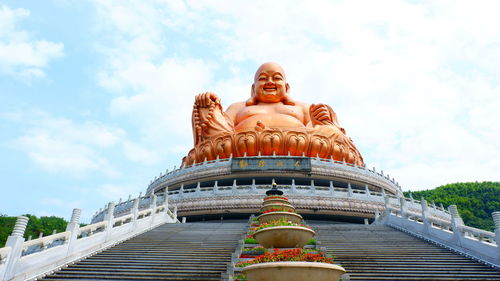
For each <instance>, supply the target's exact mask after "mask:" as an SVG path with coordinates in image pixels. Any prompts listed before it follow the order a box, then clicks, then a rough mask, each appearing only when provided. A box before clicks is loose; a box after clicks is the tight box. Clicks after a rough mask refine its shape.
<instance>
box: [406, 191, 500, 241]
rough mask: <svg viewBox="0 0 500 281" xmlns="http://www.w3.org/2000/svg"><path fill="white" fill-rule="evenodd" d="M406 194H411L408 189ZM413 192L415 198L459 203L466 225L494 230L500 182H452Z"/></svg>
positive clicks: (499, 195)
mask: <svg viewBox="0 0 500 281" xmlns="http://www.w3.org/2000/svg"><path fill="white" fill-rule="evenodd" d="M404 194H405V197H408V196H409V192H408V191H407V192H404ZM411 194H412V196H413V198H415V199H418V200H420V198H424V199H425V200H427V202H431V201H432V200H434V202H436V204H437V205H439V203H442V204H443V205H444V206H445V207H448V206H449V205H457V207H458V212H459V213H460V216H462V219H463V220H464V223H465V224H466V225H468V226H472V227H476V228H481V229H484V230H488V231H494V224H493V218H492V217H491V213H492V212H494V211H500V182H467V183H452V184H447V185H443V186H439V187H436V188H434V189H430V190H423V191H415V192H411Z"/></svg>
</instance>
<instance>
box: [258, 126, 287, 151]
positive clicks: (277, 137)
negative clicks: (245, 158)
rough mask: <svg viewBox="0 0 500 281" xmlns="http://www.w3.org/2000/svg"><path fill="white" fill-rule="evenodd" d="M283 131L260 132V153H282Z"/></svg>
mask: <svg viewBox="0 0 500 281" xmlns="http://www.w3.org/2000/svg"><path fill="white" fill-rule="evenodd" d="M282 139H283V133H282V132H281V131H264V132H262V133H261V134H260V139H259V142H260V147H262V149H261V150H260V151H261V154H262V155H273V152H274V153H275V154H276V155H280V154H282V152H281V150H282V148H281V147H282V145H283V140H282Z"/></svg>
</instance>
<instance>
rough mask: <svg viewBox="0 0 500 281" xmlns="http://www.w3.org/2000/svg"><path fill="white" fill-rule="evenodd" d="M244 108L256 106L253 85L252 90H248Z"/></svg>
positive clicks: (253, 85)
mask: <svg viewBox="0 0 500 281" xmlns="http://www.w3.org/2000/svg"><path fill="white" fill-rule="evenodd" d="M245 104H246V106H250V105H256V104H257V95H256V94H255V84H252V89H251V90H250V98H249V99H248V100H247V101H246V103H245Z"/></svg>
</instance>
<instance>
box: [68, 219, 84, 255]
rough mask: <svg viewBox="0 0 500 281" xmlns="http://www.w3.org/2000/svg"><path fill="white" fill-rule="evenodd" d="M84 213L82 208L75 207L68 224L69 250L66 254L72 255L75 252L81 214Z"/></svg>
mask: <svg viewBox="0 0 500 281" xmlns="http://www.w3.org/2000/svg"><path fill="white" fill-rule="evenodd" d="M81 214H82V210H81V209H73V213H72V214H71V220H70V221H69V223H68V225H67V226H66V231H70V232H71V234H70V235H69V239H68V241H66V242H67V243H68V251H67V252H66V256H70V255H71V254H73V249H74V248H75V243H76V240H77V239H78V230H79V229H80V216H81Z"/></svg>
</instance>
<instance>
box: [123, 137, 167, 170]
mask: <svg viewBox="0 0 500 281" xmlns="http://www.w3.org/2000/svg"><path fill="white" fill-rule="evenodd" d="M123 146H124V151H125V155H126V156H127V158H128V159H130V160H133V161H135V162H140V163H144V164H149V165H151V164H156V163H158V162H159V161H160V160H161V158H160V156H159V155H158V154H157V153H156V152H155V151H153V150H150V149H147V148H146V147H144V146H141V145H139V144H137V143H135V142H132V141H125V142H124V143H123Z"/></svg>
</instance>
